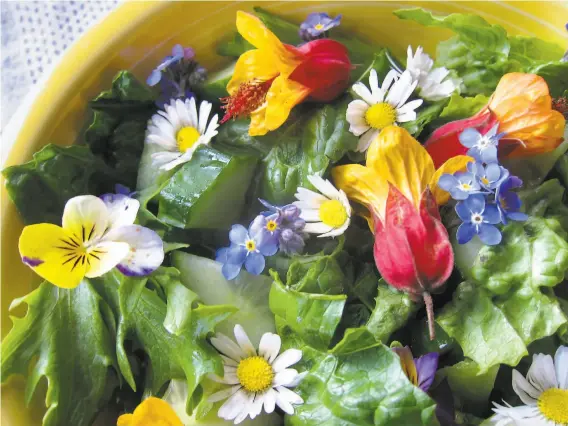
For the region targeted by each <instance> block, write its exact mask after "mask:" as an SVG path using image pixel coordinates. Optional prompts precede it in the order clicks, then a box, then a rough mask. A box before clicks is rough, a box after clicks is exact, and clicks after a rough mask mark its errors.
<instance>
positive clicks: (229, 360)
mask: <svg viewBox="0 0 568 426" xmlns="http://www.w3.org/2000/svg"><path fill="white" fill-rule="evenodd" d="M220 356H221V359H222V360H223V364H224V365H228V366H230V367H238V366H239V363H238V362H237V361H235V360H234V359H232V358H229V357H228V356H225V355H223V354H220Z"/></svg>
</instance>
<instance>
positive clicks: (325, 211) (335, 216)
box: [319, 200, 347, 228]
mask: <svg viewBox="0 0 568 426" xmlns="http://www.w3.org/2000/svg"><path fill="white" fill-rule="evenodd" d="M319 217H320V219H321V221H322V222H323V223H325V224H326V225H328V226H332V227H334V228H338V227H340V226H341V225H343V224H344V223H345V221H346V220H347V211H346V210H345V207H344V206H343V204H341V202H340V201H339V200H328V201H324V202H323V203H322V204H321V206H320V208H319Z"/></svg>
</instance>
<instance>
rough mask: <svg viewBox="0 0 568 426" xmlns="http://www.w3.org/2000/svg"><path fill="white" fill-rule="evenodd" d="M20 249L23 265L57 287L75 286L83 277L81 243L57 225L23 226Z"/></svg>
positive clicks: (83, 264)
mask: <svg viewBox="0 0 568 426" xmlns="http://www.w3.org/2000/svg"><path fill="white" fill-rule="evenodd" d="M19 249H20V256H22V260H23V262H24V263H25V264H26V265H28V266H29V267H31V268H32V269H33V270H34V271H35V272H36V273H37V274H38V275H39V276H41V277H42V278H43V279H45V280H47V281H49V282H50V283H52V284H54V285H56V286H58V287H63V288H74V287H77V286H78V285H79V283H80V282H81V280H82V279H83V277H84V276H85V270H86V262H85V259H84V258H83V257H81V253H82V251H81V250H82V246H81V243H80V241H78V240H76V239H75V238H74V237H73V236H72V235H70V234H69V233H68V232H66V231H65V230H64V229H63V228H61V227H59V226H57V225H53V224H50V223H40V224H37V225H29V226H26V227H25V228H24V230H23V231H22V235H20V241H19Z"/></svg>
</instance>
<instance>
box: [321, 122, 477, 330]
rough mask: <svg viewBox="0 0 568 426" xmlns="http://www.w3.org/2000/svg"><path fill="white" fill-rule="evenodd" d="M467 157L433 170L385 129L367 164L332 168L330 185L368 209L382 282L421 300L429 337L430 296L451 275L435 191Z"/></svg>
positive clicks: (442, 197)
mask: <svg viewBox="0 0 568 426" xmlns="http://www.w3.org/2000/svg"><path fill="white" fill-rule="evenodd" d="M470 161H472V158H470V157H467V156H465V155H460V156H457V157H454V158H452V159H450V160H448V161H446V162H445V163H444V164H443V165H442V166H441V167H440V168H439V169H438V170H436V169H435V167H434V162H433V161H432V158H431V157H430V155H429V154H428V152H427V151H426V149H424V147H422V145H420V143H419V142H418V141H417V140H416V139H414V138H413V137H412V136H411V135H410V134H409V133H408V131H406V130H405V129H403V128H401V127H397V126H389V127H387V128H385V129H383V130H382V132H381V133H380V134H379V135H378V136H377V137H376V138H375V139H374V140H373V142H372V143H371V146H370V147H369V150H368V151H367V162H366V166H362V165H360V164H349V165H346V166H339V167H335V168H334V169H333V171H332V176H333V179H334V181H335V185H336V186H337V187H338V188H339V189H342V190H343V191H345V193H346V194H347V197H348V198H349V199H351V200H352V201H355V202H357V203H360V204H362V205H363V206H365V207H366V209H367V210H368V211H369V216H368V217H367V219H368V221H369V226H370V227H371V231H373V232H374V234H375V244H374V253H373V254H374V257H375V263H376V265H377V268H378V270H379V272H380V273H381V275H382V277H383V278H384V279H385V281H386V282H387V283H388V284H390V285H391V286H393V287H395V288H396V289H398V290H402V291H405V292H407V293H409V294H410V295H411V296H414V297H416V298H419V297H421V298H423V299H424V301H425V303H426V307H427V310H428V322H429V325H430V336H431V338H433V337H434V322H433V306H432V297H431V295H430V293H431V292H433V291H436V290H437V289H439V288H440V287H441V286H442V285H443V284H444V283H445V282H446V280H447V279H448V277H449V276H450V274H451V272H452V269H453V266H454V253H453V250H452V246H451V243H450V239H449V237H448V232H447V230H446V228H445V227H444V225H443V224H442V221H441V219H440V213H439V210H438V205H439V204H444V203H446V202H448V200H449V193H447V192H446V191H444V190H443V189H441V188H439V187H438V180H439V179H440V176H441V175H442V174H444V173H450V174H453V173H454V172H457V171H460V170H464V169H465V168H466V165H467V163H468V162H470Z"/></svg>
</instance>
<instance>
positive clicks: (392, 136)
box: [367, 126, 435, 207]
mask: <svg viewBox="0 0 568 426" xmlns="http://www.w3.org/2000/svg"><path fill="white" fill-rule="evenodd" d="M367 167H369V168H371V169H373V170H374V171H375V173H376V174H377V175H378V176H380V177H382V178H383V179H384V180H387V181H389V182H390V183H392V184H393V185H394V186H395V187H397V188H398V190H399V191H400V192H401V193H402V194H403V195H404V196H405V197H406V198H408V199H409V200H412V201H413V203H414V205H415V206H417V207H418V206H419V205H420V199H421V197H422V193H423V192H424V190H425V189H426V187H427V186H428V184H429V183H430V180H431V179H432V176H433V175H434V172H435V169H434V162H433V161H432V158H431V157H430V154H428V152H427V151H426V149H424V147H423V146H422V145H420V143H419V142H418V141H417V140H416V139H414V138H413V137H412V136H411V135H410V133H408V131H406V130H405V129H403V128H402V127H398V126H389V127H386V128H384V129H383V130H382V131H381V132H380V133H379V136H377V138H375V139H374V140H373V141H372V142H371V146H370V147H369V150H368V151H367Z"/></svg>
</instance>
